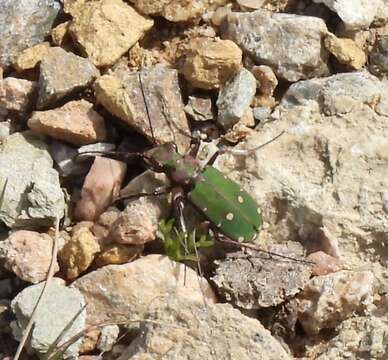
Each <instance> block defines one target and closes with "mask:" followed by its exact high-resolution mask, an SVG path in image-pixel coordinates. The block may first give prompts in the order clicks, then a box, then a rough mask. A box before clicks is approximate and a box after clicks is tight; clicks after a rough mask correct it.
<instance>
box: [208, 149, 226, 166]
mask: <svg viewBox="0 0 388 360" xmlns="http://www.w3.org/2000/svg"><path fill="white" fill-rule="evenodd" d="M221 153H222V151H221V150H217V151H216V152H215V153H214V154H213V155H212V157H211V158H210V159H209V160H208V162H207V163H206V165H205V166H212V165H213V164H214V162H215V161H216V160H217V158H218V155H220V154H221Z"/></svg>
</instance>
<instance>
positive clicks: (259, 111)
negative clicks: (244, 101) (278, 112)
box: [253, 107, 271, 121]
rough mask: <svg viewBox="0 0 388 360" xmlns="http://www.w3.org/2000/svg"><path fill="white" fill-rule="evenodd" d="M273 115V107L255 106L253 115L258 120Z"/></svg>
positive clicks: (263, 119)
mask: <svg viewBox="0 0 388 360" xmlns="http://www.w3.org/2000/svg"><path fill="white" fill-rule="evenodd" d="M270 115H271V109H270V108H268V107H255V108H253V117H254V118H255V120H257V121H265V120H266V119H268V117H269V116H270Z"/></svg>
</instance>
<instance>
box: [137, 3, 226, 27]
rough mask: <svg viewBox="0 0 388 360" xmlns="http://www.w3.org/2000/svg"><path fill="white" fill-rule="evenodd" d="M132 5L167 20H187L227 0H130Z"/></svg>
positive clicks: (144, 12) (145, 12) (143, 12)
mask: <svg viewBox="0 0 388 360" xmlns="http://www.w3.org/2000/svg"><path fill="white" fill-rule="evenodd" d="M131 2H132V3H133V4H134V6H135V7H136V8H137V9H138V10H139V11H140V12H141V13H142V14H147V15H160V16H163V17H164V18H166V19H167V20H169V21H173V22H179V21H188V20H191V19H194V18H198V17H200V16H201V15H202V14H203V13H205V12H206V11H211V10H214V9H216V8H217V7H219V6H222V5H224V4H225V3H227V0H188V1H181V0H172V1H171V0H167V1H166V0H163V1H161V0H131Z"/></svg>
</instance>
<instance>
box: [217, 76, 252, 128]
mask: <svg viewBox="0 0 388 360" xmlns="http://www.w3.org/2000/svg"><path fill="white" fill-rule="evenodd" d="M255 93H256V79H255V77H254V76H253V75H252V73H250V72H249V71H248V70H245V69H241V70H240V71H239V72H238V73H237V74H236V75H235V76H234V77H233V78H232V79H231V80H229V81H228V82H227V83H226V85H225V86H224V87H223V88H222V89H221V90H220V92H219V94H218V99H217V108H218V117H217V122H218V123H219V124H220V125H221V126H222V127H223V128H224V129H229V128H231V127H232V126H233V125H234V124H236V123H237V122H238V121H239V120H240V119H241V118H242V116H243V115H244V113H245V112H246V111H247V109H248V107H249V105H250V104H251V102H252V100H253V97H254V96H255Z"/></svg>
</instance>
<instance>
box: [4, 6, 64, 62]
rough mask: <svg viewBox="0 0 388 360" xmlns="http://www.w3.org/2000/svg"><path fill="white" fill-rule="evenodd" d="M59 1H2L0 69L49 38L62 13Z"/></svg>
mask: <svg viewBox="0 0 388 360" xmlns="http://www.w3.org/2000/svg"><path fill="white" fill-rule="evenodd" d="M60 7H61V6H60V3H59V2H58V1H56V0H18V1H14V0H0V9H1V11H0V67H3V68H6V67H7V66H9V65H11V64H12V63H13V62H14V60H15V59H16V57H17V56H18V55H19V54H20V53H21V52H22V51H23V50H24V49H26V48H28V47H31V46H33V45H35V44H38V43H40V42H42V41H43V40H44V39H45V37H46V36H47V35H49V33H50V30H51V27H52V25H53V23H54V20H55V18H56V16H57V14H58V12H59V10H60Z"/></svg>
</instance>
